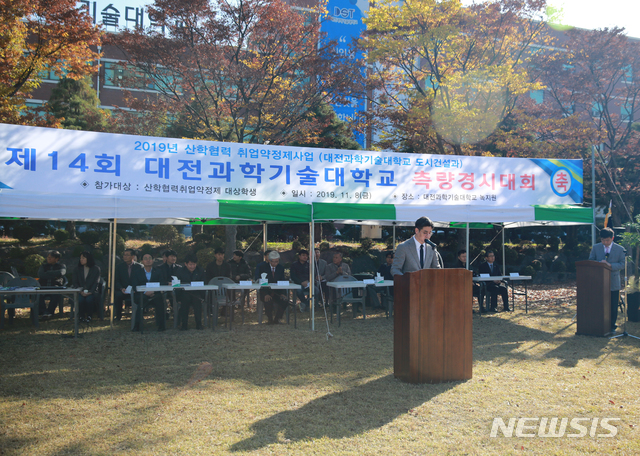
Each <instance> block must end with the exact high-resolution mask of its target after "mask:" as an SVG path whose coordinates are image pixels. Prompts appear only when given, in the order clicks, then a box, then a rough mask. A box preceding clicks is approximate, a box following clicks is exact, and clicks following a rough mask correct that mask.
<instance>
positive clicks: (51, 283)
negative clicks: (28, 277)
mask: <svg viewBox="0 0 640 456" xmlns="http://www.w3.org/2000/svg"><path fill="white" fill-rule="evenodd" d="M66 273H67V267H66V266H65V265H64V264H62V263H60V252H58V251H57V250H52V251H51V252H49V255H47V261H46V262H44V263H42V265H40V268H39V269H38V282H39V283H40V286H41V287H61V286H63V285H64V276H65V274H66ZM47 298H49V307H48V308H45V302H44V301H45V299H47ZM56 307H60V314H62V295H59V294H51V295H40V302H39V313H40V315H42V316H43V317H51V316H53V314H54V313H55V311H56Z"/></svg>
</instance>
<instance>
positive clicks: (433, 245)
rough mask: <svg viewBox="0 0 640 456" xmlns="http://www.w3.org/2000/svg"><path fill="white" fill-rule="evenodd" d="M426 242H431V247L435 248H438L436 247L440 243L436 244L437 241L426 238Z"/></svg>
mask: <svg viewBox="0 0 640 456" xmlns="http://www.w3.org/2000/svg"><path fill="white" fill-rule="evenodd" d="M424 242H426V243H427V244H429V245H430V246H431V247H433V250H435V249H436V247H438V244H436V243H435V242H432V241H430V240H429V239H425V240H424Z"/></svg>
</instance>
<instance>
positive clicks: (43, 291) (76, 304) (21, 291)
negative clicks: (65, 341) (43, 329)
mask: <svg viewBox="0 0 640 456" xmlns="http://www.w3.org/2000/svg"><path fill="white" fill-rule="evenodd" d="M81 291H82V288H64V287H61V288H32V287H25V288H17V289H15V290H0V302H3V300H4V296H5V295H6V296H11V295H25V294H34V295H48V294H61V295H64V294H73V319H74V322H73V337H74V338H76V339H77V338H78V326H79V325H78V323H79V318H80V317H79V309H80V300H79V299H78V297H79V295H80V292H81ZM32 309H33V308H32ZM35 309H36V310H35V312H33V310H32V312H33V313H34V315H32V316H31V317H32V318H33V319H34V325H35V327H36V328H37V327H38V305H37V304H36V306H35ZM0 328H4V309H3V310H2V316H1V317H0Z"/></svg>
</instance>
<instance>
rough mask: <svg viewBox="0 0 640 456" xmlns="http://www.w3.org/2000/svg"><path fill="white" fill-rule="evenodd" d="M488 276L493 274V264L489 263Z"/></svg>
mask: <svg viewBox="0 0 640 456" xmlns="http://www.w3.org/2000/svg"><path fill="white" fill-rule="evenodd" d="M489 271H490V272H489V274H493V263H489Z"/></svg>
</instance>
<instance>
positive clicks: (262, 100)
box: [112, 0, 360, 144]
mask: <svg viewBox="0 0 640 456" xmlns="http://www.w3.org/2000/svg"><path fill="white" fill-rule="evenodd" d="M149 11H150V14H151V15H152V16H153V17H154V19H155V21H156V24H157V27H155V28H149V29H147V30H136V31H129V32H124V33H122V34H120V35H118V36H113V37H112V38H113V42H114V43H115V44H116V45H118V46H119V47H120V48H122V49H123V50H124V51H125V52H126V54H127V55H128V57H129V60H128V62H127V63H126V65H127V68H128V69H130V70H133V71H134V73H135V74H136V75H137V76H143V77H145V78H146V80H147V81H149V82H151V83H153V85H154V87H155V89H156V90H157V94H158V96H155V97H154V96H146V97H140V96H138V97H137V98H130V104H129V106H130V107H132V108H134V109H136V110H137V111H138V112H147V113H149V115H150V116H153V117H154V119H155V120H156V121H159V122H163V123H165V124H166V125H167V126H169V127H170V129H171V131H174V132H175V131H179V132H181V133H182V135H183V136H188V137H191V138H200V139H209V140H216V141H235V142H251V143H264V142H269V143H271V144H287V143H288V142H289V141H290V140H291V139H293V138H301V137H304V138H306V139H307V140H310V141H311V142H313V137H314V136H317V135H318V134H319V133H318V132H317V131H318V128H317V127H318V124H317V119H316V118H315V116H314V115H313V113H314V112H317V111H318V109H319V107H320V106H321V105H322V104H324V103H329V104H333V103H336V102H343V103H346V99H344V98H342V96H341V94H345V95H346V94H348V95H353V94H354V93H356V92H357V85H356V83H357V82H358V81H359V77H360V70H359V69H358V68H357V67H356V65H354V64H353V62H352V61H349V60H348V59H347V58H345V57H344V56H340V55H339V54H338V53H337V52H336V51H335V43H328V42H322V41H321V35H320V24H319V22H318V20H317V17H318V14H320V13H321V10H320V9H310V10H308V11H306V12H304V13H303V12H301V11H299V10H293V9H292V8H291V7H290V6H289V5H287V4H286V3H285V2H283V1H281V0H240V1H237V2H228V1H224V0H215V1H209V0H196V1H193V0H156V1H155V3H154V4H153V6H152V7H150V8H149ZM125 85H126V83H125ZM144 117H145V116H138V120H136V119H135V118H134V117H131V118H130V119H128V123H129V125H130V129H133V130H134V131H135V132H136V133H139V134H140V133H142V131H141V128H140V123H139V122H142V123H145V122H146V120H145V119H144ZM151 124H153V122H152V123H151ZM147 125H149V123H147ZM143 129H144V126H143Z"/></svg>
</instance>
